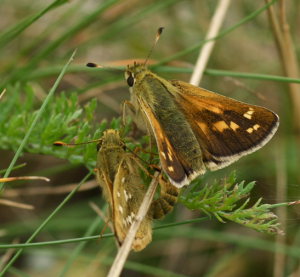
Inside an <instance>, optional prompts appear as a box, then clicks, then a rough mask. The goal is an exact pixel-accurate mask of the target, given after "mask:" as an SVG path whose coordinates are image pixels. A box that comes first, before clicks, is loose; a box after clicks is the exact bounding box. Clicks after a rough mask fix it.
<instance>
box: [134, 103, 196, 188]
mask: <svg viewBox="0 0 300 277" xmlns="http://www.w3.org/2000/svg"><path fill="white" fill-rule="evenodd" d="M139 103H140V105H141V107H142V110H143V112H144V113H145V114H146V116H147V118H148V121H149V122H150V124H151V127H152V130H153V133H154V135H155V139H156V142H157V147H158V151H159V157H160V161H161V165H162V168H163V170H164V171H165V173H166V174H167V175H168V176H169V179H170V181H171V183H172V184H173V185H175V186H177V187H182V186H183V185H186V184H188V183H189V179H190V178H191V175H192V173H193V169H192V168H191V167H189V165H187V164H184V161H183V160H182V161H181V160H179V158H178V157H177V155H176V151H175V150H174V148H173V146H172V144H171V142H170V140H169V139H168V137H167V136H166V134H165V132H164V130H163V128H162V127H161V125H160V123H159V121H158V120H157V119H156V117H155V115H154V113H153V112H152V110H151V109H150V107H149V106H148V105H147V104H146V103H145V102H144V101H143V100H142V99H140V98H139Z"/></svg>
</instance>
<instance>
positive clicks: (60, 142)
mask: <svg viewBox="0 0 300 277" xmlns="http://www.w3.org/2000/svg"><path fill="white" fill-rule="evenodd" d="M100 140H101V139H94V140H90V141H86V142H80V143H66V142H63V141H55V142H53V145H54V146H68V147H72V146H77V145H84V144H89V143H94V142H99V141H100Z"/></svg>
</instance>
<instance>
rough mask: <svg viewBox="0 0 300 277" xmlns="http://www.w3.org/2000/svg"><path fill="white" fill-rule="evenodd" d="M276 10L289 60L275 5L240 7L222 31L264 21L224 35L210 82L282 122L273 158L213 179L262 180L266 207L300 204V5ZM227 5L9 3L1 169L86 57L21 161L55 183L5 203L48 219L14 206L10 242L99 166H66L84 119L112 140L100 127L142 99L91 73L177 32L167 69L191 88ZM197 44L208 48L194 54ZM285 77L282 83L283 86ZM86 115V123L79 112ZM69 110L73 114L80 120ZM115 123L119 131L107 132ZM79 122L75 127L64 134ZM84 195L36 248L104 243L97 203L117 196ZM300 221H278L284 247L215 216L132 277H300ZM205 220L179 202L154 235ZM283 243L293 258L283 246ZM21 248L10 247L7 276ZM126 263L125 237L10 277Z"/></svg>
mask: <svg viewBox="0 0 300 277" xmlns="http://www.w3.org/2000/svg"><path fill="white" fill-rule="evenodd" d="M275 2H276V3H275V4H274V6H273V8H274V10H275V15H276V16H278V18H279V19H278V23H279V27H280V28H282V26H283V25H282V24H283V23H282V22H281V21H280V19H282V18H284V17H282V13H281V12H283V13H284V14H285V17H286V19H287V22H288V24H289V32H290V33H289V34H290V37H289V36H283V37H282V39H283V44H282V45H283V47H284V49H285V50H286V51H287V52H288V53H287V56H285V54H280V53H279V51H278V48H277V46H276V36H274V32H273V31H274V28H272V26H271V24H270V20H269V18H268V14H267V11H266V10H264V11H262V12H261V13H257V14H253V13H254V12H255V11H257V10H259V9H260V8H262V7H263V6H264V5H265V3H266V2H264V1H250V0H244V1H232V3H231V4H230V7H229V10H228V12H227V14H226V17H225V21H224V23H223V26H222V28H221V30H227V29H228V28H230V27H232V26H234V25H236V24H238V23H239V22H241V21H243V20H245V21H246V19H247V16H249V15H253V16H252V17H251V18H250V19H249V20H247V21H246V22H245V23H244V24H241V25H240V26H237V28H235V29H234V30H232V31H231V32H227V33H226V34H224V36H221V37H220V38H218V39H217V41H216V45H215V48H214V50H213V53H212V55H211V57H210V60H209V63H208V67H207V70H206V72H205V75H204V77H203V79H202V81H201V86H202V87H204V88H206V89H209V90H212V91H215V92H218V93H221V94H223V95H225V96H229V97H233V98H235V99H238V100H241V101H245V102H249V103H252V104H258V105H262V106H265V107H267V108H270V109H271V110H273V111H275V112H276V113H278V114H279V116H280V122H281V123H280V127H279V130H278V132H277V133H276V135H275V137H274V138H273V139H272V140H271V142H270V143H268V144H267V145H266V146H265V147H264V148H263V149H261V150H259V151H258V152H256V153H254V154H251V155H250V156H247V157H245V158H243V159H241V160H240V161H238V162H237V163H234V164H233V165H231V166H230V167H228V168H225V169H222V170H220V171H217V172H213V173H207V174H206V175H205V176H203V177H202V182H203V184H206V183H210V182H213V181H214V180H219V179H222V178H225V177H226V176H229V175H230V173H231V172H232V171H233V170H236V172H237V179H238V180H246V182H250V181H253V180H255V181H257V185H256V187H255V191H254V192H253V194H252V195H251V198H252V199H253V201H255V200H257V199H258V198H260V197H263V201H264V202H266V203H277V202H286V201H295V200H298V199H299V198H300V193H299V188H300V186H299V182H300V177H299V143H300V137H299V131H300V125H299V123H300V118H299V111H300V96H299V95H300V94H297V91H298V93H300V88H299V85H298V84H294V85H291V82H287V81H286V80H285V81H284V80H281V79H280V78H278V77H276V76H287V75H288V76H289V77H295V78H297V77H298V76H297V75H295V74H296V73H297V69H296V67H295V65H297V61H298V60H299V58H297V57H299V54H300V53H299V51H300V48H299V45H300V33H299V32H300V30H299V27H298V26H300V17H299V12H300V2H299V1H295V0H294V1H275ZM285 2H286V3H285ZM217 3H218V1H211V0H210V1H209V0H206V1H197V0H194V1H192V0H165V1H158V0H156V1H155V0H153V1H151V0H144V1H138V0H126V1H117V0H110V1H95V0H87V1H79V0H72V1H63V0H59V1H28V0H18V1H16V0H10V1H8V0H0V5H1V12H0V13H1V18H0V31H1V33H0V49H1V51H0V76H1V78H0V82H1V83H0V84H1V85H0V86H1V88H2V89H4V88H6V90H7V91H6V94H5V95H4V96H3V98H2V99H1V100H0V132H1V133H0V149H1V150H0V169H6V168H7V167H8V166H9V164H10V162H11V160H12V157H13V156H14V154H15V152H16V150H17V149H18V147H19V145H20V143H21V140H22V138H23V137H24V134H25V133H26V131H27V130H28V127H29V123H30V122H31V120H32V118H33V116H34V115H35V114H36V112H35V111H36V110H38V109H39V107H40V106H41V105H42V103H43V100H44V99H45V97H46V96H47V94H48V93H49V91H50V89H51V87H52V86H53V84H54V82H55V80H56V78H57V76H58V75H59V73H60V72H61V70H62V68H63V66H64V65H65V64H66V62H67V61H68V59H69V58H70V56H71V54H72V53H73V51H74V50H75V49H77V52H76V55H75V58H74V60H73V62H72V63H71V65H70V66H69V68H68V69H67V73H66V74H65V76H64V77H63V79H62V80H61V82H60V83H59V86H58V88H57V89H56V92H55V95H54V96H53V97H52V98H51V99H50V102H49V105H48V107H47V108H46V110H45V111H46V112H45V113H44V115H43V116H42V117H41V120H40V121H38V122H37V123H36V126H35V130H34V131H33V134H32V136H31V137H30V138H29V140H28V142H27V144H26V146H25V148H24V151H23V154H22V156H21V157H20V158H19V159H18V161H17V164H22V163H26V166H24V167H22V168H20V169H18V170H16V171H13V172H12V173H11V174H10V175H11V176H22V175H42V176H46V177H49V178H50V179H51V182H50V183H45V182H41V181H31V182H19V183H16V182H15V183H7V184H6V186H5V188H4V189H3V190H2V192H1V198H2V199H9V200H13V201H16V202H20V203H27V204H30V205H33V206H34V209H33V210H25V209H20V208H16V207H9V206H6V205H1V206H0V209H1V210H0V224H1V225H0V241H1V245H4V244H5V245H9V244H15V243H21V242H25V241H26V240H27V239H28V237H30V235H31V234H32V233H33V232H34V231H35V230H36V229H37V227H38V226H39V225H40V224H41V223H42V222H43V221H44V220H45V219H46V218H47V217H48V216H49V214H50V213H51V212H52V211H53V210H54V209H55V208H56V207H58V205H59V204H60V203H61V201H62V200H63V199H64V198H65V197H66V195H67V193H69V192H70V190H71V189H72V188H74V187H75V186H76V185H77V184H78V183H79V182H80V181H81V180H82V178H83V177H84V176H85V175H86V174H87V173H88V170H87V169H86V166H84V165H78V164H77V165H74V164H73V163H70V162H68V161H66V160H65V159H63V157H62V156H61V158H59V157H60V153H59V152H61V153H66V155H68V154H67V150H53V148H52V146H51V142H53V141H55V140H57V139H65V140H66V141H71V140H72V137H74V136H76V135H78V134H77V133H76V131H77V130H76V128H77V127H76V128H72V124H73V123H74V126H78V125H76V124H81V125H80V135H79V136H80V137H81V139H82V140H88V139H91V138H95V137H97V136H98V135H99V133H96V134H95V133H93V132H95V130H96V129H98V128H99V125H101V127H100V128H102V130H103V129H105V128H106V127H109V126H111V124H110V121H111V120H112V118H118V117H120V114H121V103H122V102H123V101H124V100H125V99H129V92H128V88H127V84H126V82H125V80H124V78H123V72H121V71H114V70H95V69H90V68H86V67H85V64H86V63H87V62H96V63H99V64H102V65H111V66H124V65H126V64H127V63H132V62H133V61H134V60H138V59H142V60H143V59H144V58H145V57H146V56H147V54H148V53H149V49H150V48H151V45H152V43H153V39H154V36H155V32H156V30H157V28H158V27H160V26H164V27H165V31H164V33H163V35H162V37H161V39H160V41H159V43H158V45H157V46H156V48H155V50H154V52H153V53H152V56H151V60H154V61H158V62H159V61H162V60H165V59H168V62H167V63H165V64H163V65H162V66H159V67H157V68H156V71H157V72H158V74H160V75H161V76H162V77H165V78H167V79H180V80H184V81H188V80H189V77H190V74H191V72H192V67H193V65H194V64H195V61H196V59H197V56H198V53H199V49H200V46H201V42H202V41H203V40H204V39H205V35H206V32H207V30H208V27H209V24H210V22H211V18H212V16H213V14H214V12H215V9H216V6H217ZM285 4H286V6H285ZM283 7H285V8H283ZM280 16H281V17H280ZM277 38H278V37H277ZM290 38H291V40H289V39H290ZM197 44H198V45H199V47H194V49H193V50H189V49H190V48H191V47H192V46H195V45H197ZM293 46H294V51H293ZM291 50H292V51H291ZM182 51H185V52H184V53H182ZM177 54H178V55H177ZM292 54H294V56H293V55H292ZM173 55H177V56H175V57H173ZM287 57H289V58H290V60H287ZM169 58H170V59H169ZM232 72H234V73H236V74H235V76H232V75H233V74H231V73H232ZM244 73H245V74H244ZM271 75H275V77H274V78H272V79H273V80H270V77H269V76H271ZM298 82H299V80H298ZM62 93H63V96H60V95H62ZM75 94H76V95H78V102H77V98H76V97H75ZM95 99H96V100H95ZM90 101H92V102H90ZM96 102H97V107H96ZM88 103H89V104H88ZM80 107H81V109H82V111H81V114H80V115H76V111H78V110H79V109H80ZM64 110H65V114H68V115H69V116H70V117H68V118H67V119H66V118H64V115H63V112H64ZM53 114H56V115H58V117H56V118H54V116H53ZM50 115H51V116H50ZM54 119H55V120H56V121H55V120H54ZM104 119H106V120H107V122H108V123H107V124H106V123H103V120H104ZM85 120H86V121H85ZM66 121H67V122H68V124H67V125H68V127H66V126H65V125H64V122H66ZM49 122H52V123H49ZM85 122H88V124H87V125H88V126H87V125H85ZM101 122H102V123H101ZM51 124H52V125H51ZM112 125H113V126H117V125H118V123H116V122H113V123H112ZM47 126H48V129H47ZM49 126H51V127H49ZM56 127H57V130H56ZM67 128H70V132H67V131H68V130H69V129H67ZM99 132H100V131H99ZM84 149H85V148H80V147H78V148H77V150H76V151H77V152H76V153H77V154H78V156H76V157H75V155H74V157H73V158H74V159H78V161H80V162H83V163H85V164H86V165H87V164H88V168H90V169H92V167H93V165H94V163H95V161H94V160H91V159H90V157H92V156H93V155H95V158H96V150H95V146H90V148H89V150H86V151H88V153H89V156H87V153H86V158H82V156H84V153H83V152H84V151H85V150H84ZM93 151H95V152H93ZM3 175H4V172H2V176H3ZM84 188H85V189H84ZM82 189H83V190H80V191H78V192H76V193H75V195H74V196H73V197H72V199H70V201H68V203H67V204H66V205H65V206H64V207H63V208H62V209H60V210H59V212H58V213H57V214H56V215H55V216H54V217H53V218H52V219H51V220H50V221H49V223H48V224H47V226H46V227H45V228H44V229H43V230H42V231H41V232H40V233H39V235H38V236H37V237H36V238H35V239H34V241H35V242H48V241H54V240H63V239H72V238H77V237H85V236H88V235H99V234H100V232H101V230H102V229H103V222H101V223H100V221H101V219H100V218H99V216H98V215H97V214H96V213H95V211H93V209H92V208H91V207H90V205H89V202H90V201H93V202H95V203H96V204H97V205H99V206H101V207H104V200H103V198H102V197H101V191H100V190H99V188H98V186H97V184H96V183H95V180H94V177H93V176H92V177H90V178H89V183H88V185H87V186H83V187H82ZM299 211H300V210H299V207H298V206H291V207H288V208H286V209H282V210H278V211H275V212H276V213H277V215H278V216H279V221H280V222H281V223H282V227H281V228H282V229H283V230H284V231H285V233H286V234H285V236H281V237H280V238H279V239H278V238H277V237H276V236H270V235H269V236H267V235H263V234H261V233H257V232H255V231H253V230H250V229H247V228H245V227H242V226H239V225H237V224H234V223H229V222H227V223H225V224H224V223H220V222H218V221H217V220H215V219H212V220H206V221H204V222H200V223H194V224H188V225H182V226H176V227H172V228H165V229H159V230H155V231H154V234H153V242H152V243H151V244H150V245H149V246H148V247H147V248H146V249H145V250H144V251H142V252H140V253H132V254H131V255H130V257H129V259H128V262H127V263H126V266H125V269H124V271H123V273H122V276H222V277H223V276H224V277H227V276H230V277H231V276H276V277H279V276H300V268H299V257H300V246H299V244H300V241H299V240H300V236H299V235H300V233H299V230H300V229H299V228H298V225H299V221H298V217H299ZM200 216H203V215H201V214H200V213H199V212H196V211H195V212H191V211H189V210H187V209H186V208H185V207H183V206H182V205H180V204H179V205H177V206H176V208H175V210H174V211H173V213H172V214H170V215H168V216H167V217H166V218H165V219H164V220H163V221H160V222H155V223H154V226H158V225H161V224H164V223H173V222H180V221H184V220H187V219H191V218H197V217H200ZM278 240H279V241H280V240H281V243H283V244H286V245H287V248H285V247H277V246H276V241H277V242H278ZM14 251H16V250H14V249H11V250H7V249H1V255H2V256H1V258H2V260H1V262H0V268H1V270H2V269H3V268H4V266H5V264H6V263H7V259H9V258H10V257H12V256H13V255H14V253H15V252H14ZM115 254H116V246H115V243H114V240H113V238H103V239H97V240H90V241H87V242H86V243H84V244H82V243H79V242H77V243H71V244H63V243H61V244H58V245H52V246H50V245H42V246H38V247H34V248H33V247H31V248H26V249H25V251H24V252H23V253H22V255H20V256H19V257H18V259H17V260H16V261H15V262H14V263H13V265H12V266H11V267H10V268H9V270H8V272H7V273H6V276H41V275H43V276H45V277H46V276H105V275H106V273H107V270H108V269H109V266H110V264H111V262H112V261H113V258H114V256H115Z"/></svg>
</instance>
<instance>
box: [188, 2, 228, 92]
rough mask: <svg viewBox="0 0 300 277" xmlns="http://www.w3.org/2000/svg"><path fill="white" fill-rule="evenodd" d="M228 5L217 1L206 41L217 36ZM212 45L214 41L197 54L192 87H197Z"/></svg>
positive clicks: (191, 81)
mask: <svg viewBox="0 0 300 277" xmlns="http://www.w3.org/2000/svg"><path fill="white" fill-rule="evenodd" d="M229 4H230V0H220V1H219V4H218V7H217V9H216V11H215V13H214V16H213V18H212V20H211V24H210V26H209V30H208V32H207V35H206V38H205V39H206V40H207V39H211V38H213V37H215V36H217V34H218V32H219V30H220V28H221V25H222V23H223V21H224V18H225V15H226V12H227V10H228V7H229ZM214 45H215V41H214V40H212V41H209V42H207V43H206V44H205V45H204V46H203V47H202V49H201V51H200V53H199V56H198V59H197V62H196V65H195V69H194V72H193V74H192V77H191V79H190V83H191V84H192V85H195V86H199V84H200V81H201V78H202V75H203V72H204V69H205V67H206V65H207V62H208V59H209V56H210V54H211V52H212V49H213V47H214Z"/></svg>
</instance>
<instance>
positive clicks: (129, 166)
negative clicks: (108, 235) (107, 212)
mask: <svg viewBox="0 0 300 277" xmlns="http://www.w3.org/2000/svg"><path fill="white" fill-rule="evenodd" d="M145 193H146V188H145V186H144V184H143V183H142V179H141V177H140V175H139V171H138V164H137V163H136V161H135V160H134V158H132V157H131V154H129V153H128V154H127V155H126V156H125V157H124V159H123V160H122V162H121V163H120V165H119V168H118V170H117V173H116V175H115V179H114V184H113V199H114V211H113V224H114V229H115V234H116V237H117V239H118V241H119V244H120V245H121V244H122V243H123V241H124V239H125V237H126V235H127V233H128V230H129V228H130V226H131V224H132V223H133V221H134V220H135V216H136V214H137V213H138V210H139V208H140V205H141V203H142V201H143V198H144V196H145ZM151 239H152V227H151V221H150V219H149V218H144V220H143V221H142V222H141V224H140V227H139V229H138V231H137V233H136V236H135V239H134V241H133V244H132V249H133V250H135V251H140V250H142V249H144V248H145V247H146V246H147V245H148V244H149V243H150V241H151Z"/></svg>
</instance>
